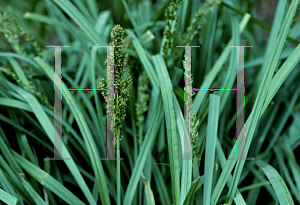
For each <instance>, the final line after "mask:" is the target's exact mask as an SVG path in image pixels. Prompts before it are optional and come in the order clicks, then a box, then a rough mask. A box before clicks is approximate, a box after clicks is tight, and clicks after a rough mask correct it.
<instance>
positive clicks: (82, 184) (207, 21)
mask: <svg viewBox="0 0 300 205" xmlns="http://www.w3.org/2000/svg"><path fill="white" fill-rule="evenodd" d="M0 5H1V7H0V10H1V18H0V25H1V26H0V31H1V34H0V45H1V52H0V66H1V69H0V70H1V73H0V79H1V80H0V105H1V108H0V147H1V151H0V201H1V203H5V204H39V205H40V204H51V205H52V204H54V205H55V204H57V205H58V204H76V205H77V204H126V205H127V204H176V205H177V204H205V205H206V204H238V205H242V204H299V203H300V194H299V193H300V167H299V162H300V160H299V157H297V156H299V149H300V148H299V142H300V134H299V133H300V100H299V92H300V87H299V85H300V84H299V83H300V80H299V79H300V74H299V64H298V62H299V60H300V46H299V40H300V38H299V36H300V22H299V16H298V14H299V11H300V10H299V0H293V1H287V0H279V1H278V2H273V1H272V2H269V4H266V3H265V1H263V2H260V1H251V0H248V1H235V0H230V1H225V0H224V1H215V0H210V1H196V0H192V1H186V0H183V1H173V0H172V1H171V0H167V1H165V0H161V1H134V0H129V1H127V0H121V1H100V2H98V1H95V0H87V1H82V0H72V1H65V0H64V1H59V0H45V1H39V0H35V1H33V0H32V1H18V0H11V1H0ZM266 5H267V6H266ZM270 7H272V8H273V9H269V8H270ZM167 10H170V12H169V14H168V15H165V13H166V11H167ZM270 10H272V12H270ZM272 16H274V20H273V21H272V19H273V18H272ZM176 19H178V20H176ZM176 21H177V23H176ZM116 24H120V25H121V26H122V27H123V28H124V30H125V35H124V39H125V41H124V48H123V50H124V52H127V53H128V55H129V57H128V59H127V66H126V68H124V69H126V73H127V75H130V76H131V77H132V79H133V84H132V86H131V90H130V93H129V101H128V102H127V105H126V110H127V113H126V118H125V120H124V121H123V123H122V129H121V135H122V136H123V139H122V141H120V156H121V157H122V158H124V160H122V161H120V170H121V176H120V177H119V176H117V175H118V173H119V172H118V170H117V169H118V167H117V163H116V161H100V160H97V159H98V158H99V157H102V158H103V157H105V151H106V150H105V144H106V103H105V100H104V98H103V96H102V95H101V94H100V92H97V91H88V92H83V91H77V92H75V91H63V97H62V106H63V115H62V116H63V117H62V124H63V157H65V158H71V160H68V161H45V160H44V158H47V157H53V136H54V126H53V125H54V121H53V119H54V118H53V117H54V107H53V106H54V91H53V83H54V75H53V71H54V61H53V59H54V54H53V53H54V52H53V49H52V48H46V46H47V45H53V44H54V45H69V46H71V47H70V48H63V49H62V79H63V80H62V81H63V83H62V87H65V88H68V87H74V88H87V87H90V88H100V84H99V82H100V80H101V79H102V78H106V66H105V60H106V55H107V54H106V48H98V45H109V43H110V42H111V40H112V39H111V37H110V32H111V30H112V28H113V27H114V25H116ZM177 45H201V47H200V48H192V73H193V75H192V76H193V84H192V85H193V87H194V88H209V87H213V88H233V87H236V82H235V81H236V62H237V59H236V55H237V54H236V49H234V48H230V47H229V45H252V46H253V48H245V90H246V91H245V92H246V94H245V129H246V134H245V136H246V141H245V147H246V153H247V157H253V158H254V159H255V160H253V161H234V160H228V158H232V157H234V156H235V141H236V139H235V135H236V133H235V132H236V131H235V120H236V108H235V107H236V94H235V92H230V91H214V92H206V91H198V92H196V93H195V95H194V96H193V99H192V102H193V112H194V113H195V116H194V118H193V143H192V149H193V157H197V158H201V161H200V160H199V161H196V160H193V161H191V160H183V161H180V160H176V158H182V157H183V145H184V144H183V142H184V135H183V133H184V132H183V128H184V126H183V122H184V118H183V113H184V112H183V108H184V86H185V85H184V67H183V61H184V49H183V48H176V46H177ZM197 121H198V124H197ZM238 134H239V133H238ZM240 137H242V136H241V135H240ZM118 185H120V186H118Z"/></svg>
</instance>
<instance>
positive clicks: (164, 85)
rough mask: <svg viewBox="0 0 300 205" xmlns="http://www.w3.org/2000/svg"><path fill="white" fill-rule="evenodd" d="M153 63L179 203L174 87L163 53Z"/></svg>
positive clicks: (172, 178) (175, 197) (175, 198)
mask: <svg viewBox="0 0 300 205" xmlns="http://www.w3.org/2000/svg"><path fill="white" fill-rule="evenodd" d="M153 63H154V65H155V68H156V72H157V76H158V78H159V82H160V89H161V93H162V97H163V102H164V103H163V104H164V110H165V119H166V124H167V137H168V148H169V157H170V165H171V166H170V169H171V181H172V191H173V203H174V204H175V205H177V204H179V196H180V182H179V178H180V176H179V161H178V160H176V158H179V155H178V145H177V127H176V121H175V119H176V115H175V108H174V103H173V93H174V92H173V87H172V83H171V80H170V76H169V74H168V70H167V67H166V65H165V62H164V60H163V57H162V56H161V55H155V56H154V57H153Z"/></svg>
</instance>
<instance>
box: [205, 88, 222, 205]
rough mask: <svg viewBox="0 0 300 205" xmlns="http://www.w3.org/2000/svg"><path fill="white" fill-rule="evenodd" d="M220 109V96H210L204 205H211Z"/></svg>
mask: <svg viewBox="0 0 300 205" xmlns="http://www.w3.org/2000/svg"><path fill="white" fill-rule="evenodd" d="M219 109H220V96H218V95H212V94H211V95H210V96H209V114H208V125H207V137H206V142H205V143H206V145H205V165H204V176H205V178H204V192H203V204H210V200H211V192H212V182H213V172H214V166H215V153H216V141H217V133H218V124H219V123H218V122H219Z"/></svg>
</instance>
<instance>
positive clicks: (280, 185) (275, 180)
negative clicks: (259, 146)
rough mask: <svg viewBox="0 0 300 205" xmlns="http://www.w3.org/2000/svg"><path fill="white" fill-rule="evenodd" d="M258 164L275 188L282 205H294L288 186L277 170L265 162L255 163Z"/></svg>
mask: <svg viewBox="0 0 300 205" xmlns="http://www.w3.org/2000/svg"><path fill="white" fill-rule="evenodd" d="M255 162H256V164H257V165H258V166H259V167H260V168H261V169H262V170H263V172H264V173H265V175H266V176H267V177H268V179H269V181H270V183H271V185H272V187H273V188H274V190H275V192H276V195H277V197H278V200H279V202H280V204H281V205H291V204H294V201H293V199H292V196H291V193H290V191H289V190H288V188H287V186H286V184H285V183H284V181H283V179H282V178H281V176H280V175H279V174H278V172H277V171H276V169H274V167H272V166H271V165H269V164H266V163H264V162H263V161H261V160H259V161H255Z"/></svg>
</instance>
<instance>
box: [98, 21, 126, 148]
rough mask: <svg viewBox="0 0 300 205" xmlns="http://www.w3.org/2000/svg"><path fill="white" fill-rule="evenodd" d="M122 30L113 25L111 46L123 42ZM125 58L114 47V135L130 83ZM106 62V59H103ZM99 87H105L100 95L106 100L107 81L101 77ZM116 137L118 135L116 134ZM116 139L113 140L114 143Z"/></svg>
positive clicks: (118, 130) (119, 49)
mask: <svg viewBox="0 0 300 205" xmlns="http://www.w3.org/2000/svg"><path fill="white" fill-rule="evenodd" d="M123 35H124V30H123V28H122V27H121V26H120V25H116V26H114V27H113V29H112V31H111V38H112V42H111V43H110V45H111V46H121V45H123V44H124V40H123ZM126 59H127V54H126V53H125V52H124V51H122V48H121V47H114V69H115V81H114V85H115V94H114V104H115V110H114V114H115V117H114V118H115V119H114V128H115V135H119V134H120V133H119V132H120V128H121V126H122V121H123V120H124V119H125V116H126V104H127V101H128V96H129V91H130V87H131V84H132V80H131V77H130V76H129V75H128V73H127V72H126V66H127V65H126V64H127V63H126V62H127V61H126ZM105 63H106V64H108V59H107V60H106V61H105ZM100 84H101V87H102V88H105V90H104V91H102V95H103V96H104V98H105V99H106V101H107V90H106V88H107V81H106V80H105V79H104V78H102V81H101V82H100ZM117 138H118V136H117ZM117 141H118V139H116V140H115V142H114V145H116V142H117Z"/></svg>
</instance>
